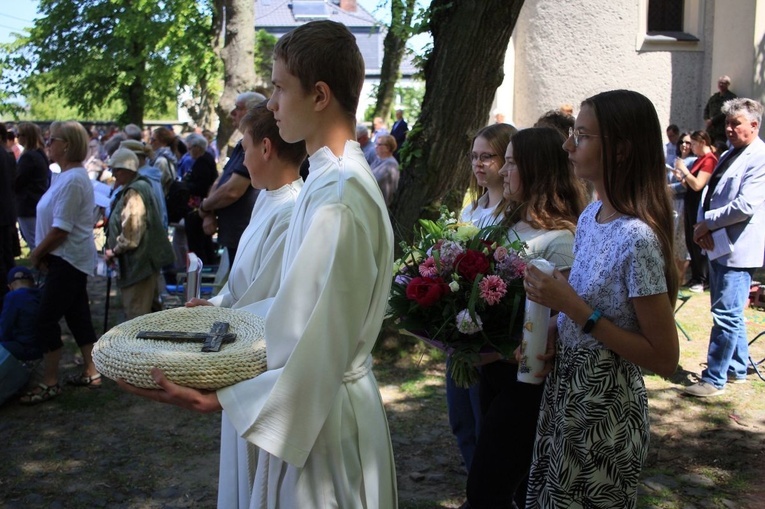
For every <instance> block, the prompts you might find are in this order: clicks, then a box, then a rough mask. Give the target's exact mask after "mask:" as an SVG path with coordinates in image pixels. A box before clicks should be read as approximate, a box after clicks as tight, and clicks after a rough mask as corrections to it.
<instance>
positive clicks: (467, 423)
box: [446, 124, 516, 471]
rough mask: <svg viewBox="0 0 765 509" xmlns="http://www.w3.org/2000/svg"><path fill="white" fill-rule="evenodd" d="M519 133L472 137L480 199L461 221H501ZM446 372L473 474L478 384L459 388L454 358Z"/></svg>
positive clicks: (490, 130) (502, 129)
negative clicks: (511, 147)
mask: <svg viewBox="0 0 765 509" xmlns="http://www.w3.org/2000/svg"><path fill="white" fill-rule="evenodd" d="M515 133H516V129H515V127H513V126H511V125H510V124H493V125H490V126H488V127H484V128H483V129H481V130H480V131H478V132H477V133H476V135H475V137H474V138H473V143H472V145H471V150H470V154H469V156H470V162H471V166H472V169H473V174H472V175H471V177H470V188H469V192H470V193H471V194H472V195H473V196H479V195H480V196H479V197H478V198H476V199H475V200H474V201H473V202H472V203H471V204H470V205H468V206H467V207H465V209H464V210H463V211H462V214H461V220H462V222H465V223H473V224H475V225H476V226H478V227H480V228H483V227H485V226H489V225H492V224H496V223H499V222H500V221H501V220H502V217H503V212H504V210H505V205H506V203H507V202H506V200H505V198H504V195H503V191H502V177H501V176H500V175H499V170H500V168H502V157H503V155H504V153H505V149H506V148H507V144H508V143H510V138H511V137H512V136H513V135H514V134H515ZM446 363H447V370H446V407H447V411H448V415H449V425H450V426H451V429H452V433H453V434H454V436H455V437H456V438H457V446H458V447H459V449H460V453H461V454H462V460H463V461H464V462H465V469H466V470H468V471H470V465H471V463H472V461H473V454H474V451H475V446H476V442H477V440H478V434H479V431H480V426H481V404H480V400H479V393H478V384H473V385H472V386H471V387H468V388H464V387H460V386H458V385H457V384H456V383H455V382H454V379H453V378H452V376H451V374H450V371H451V369H450V368H451V358H447V361H446Z"/></svg>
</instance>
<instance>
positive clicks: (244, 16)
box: [213, 0, 257, 157]
mask: <svg viewBox="0 0 765 509" xmlns="http://www.w3.org/2000/svg"><path fill="white" fill-rule="evenodd" d="M213 5H214V8H215V15H214V18H213V32H214V35H215V41H214V43H213V47H214V49H215V52H216V54H218V55H219V56H220V58H221V60H223V95H221V97H220V100H219V101H218V106H216V108H215V111H216V112H217V113H218V118H219V119H220V124H219V125H218V138H217V143H218V148H219V149H220V151H221V157H225V155H227V153H228V150H227V148H226V147H227V146H228V142H229V139H230V138H231V135H232V134H233V133H234V130H235V129H236V128H237V127H238V126H235V125H233V122H232V120H231V117H230V115H229V114H230V112H231V110H232V109H233V108H234V104H235V102H236V96H237V95H239V94H240V93H242V92H248V91H252V90H254V89H255V84H256V81H257V79H256V75H255V30H254V29H253V27H254V26H255V9H254V7H253V2H252V0H213Z"/></svg>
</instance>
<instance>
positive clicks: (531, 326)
mask: <svg viewBox="0 0 765 509" xmlns="http://www.w3.org/2000/svg"><path fill="white" fill-rule="evenodd" d="M529 263H530V264H531V265H533V266H534V267H536V268H538V269H539V270H541V271H542V272H544V273H545V274H547V275H548V276H551V275H552V273H553V270H554V269H555V266H554V265H553V264H552V263H550V262H548V261H547V260H545V259H544V258H537V259H535V260H531V262H529ZM549 325H550V308H548V307H547V306H543V305H541V304H537V303H536V302H532V301H531V300H529V299H526V309H525V315H524V318H523V340H522V341H521V361H520V363H519V364H518V381H519V382H524V383H527V384H541V383H542V382H544V378H539V377H537V376H534V375H536V374H537V373H539V372H540V371H542V368H543V367H544V364H545V363H544V361H541V360H539V359H537V355H541V354H544V353H545V350H547V329H548V326H549Z"/></svg>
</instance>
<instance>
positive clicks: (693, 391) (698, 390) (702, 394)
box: [685, 380, 725, 398]
mask: <svg viewBox="0 0 765 509" xmlns="http://www.w3.org/2000/svg"><path fill="white" fill-rule="evenodd" d="M723 392H725V389H724V388H723V389H718V388H717V387H715V386H714V385H712V384H710V383H709V382H705V381H703V380H702V381H701V382H699V383H697V384H693V385H691V386H689V387H686V388H685V393H686V394H687V395H689V396H695V397H697V398H708V397H709V396H717V395H718V394H722V393H723Z"/></svg>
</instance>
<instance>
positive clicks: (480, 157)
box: [468, 152, 497, 164]
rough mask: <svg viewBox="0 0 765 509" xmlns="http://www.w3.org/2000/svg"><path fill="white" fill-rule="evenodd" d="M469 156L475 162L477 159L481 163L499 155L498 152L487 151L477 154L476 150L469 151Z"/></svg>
mask: <svg viewBox="0 0 765 509" xmlns="http://www.w3.org/2000/svg"><path fill="white" fill-rule="evenodd" d="M468 157H469V158H470V162H471V163H473V164H475V162H476V161H481V164H486V163H488V162H490V161H491V160H492V159H493V158H495V157H497V154H487V153H486V152H484V153H483V154H476V153H475V152H468Z"/></svg>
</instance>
